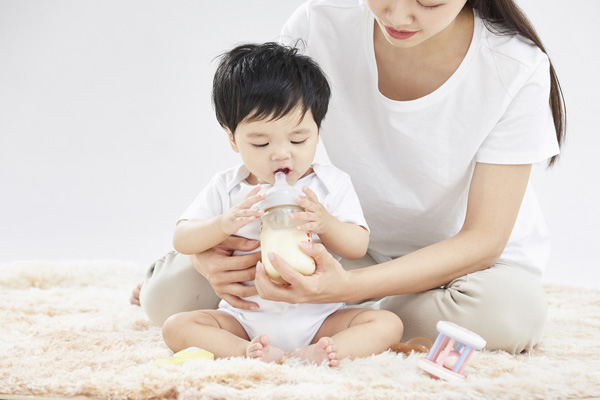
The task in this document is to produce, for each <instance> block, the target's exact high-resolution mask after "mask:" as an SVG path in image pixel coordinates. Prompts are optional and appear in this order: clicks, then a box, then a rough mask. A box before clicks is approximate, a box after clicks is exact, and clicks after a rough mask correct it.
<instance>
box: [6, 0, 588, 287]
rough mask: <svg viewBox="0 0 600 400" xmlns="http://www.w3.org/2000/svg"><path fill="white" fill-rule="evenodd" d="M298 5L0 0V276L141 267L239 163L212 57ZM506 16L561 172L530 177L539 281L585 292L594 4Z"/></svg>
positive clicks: (240, 0) (270, 28) (531, 1)
mask: <svg viewBox="0 0 600 400" xmlns="http://www.w3.org/2000/svg"><path fill="white" fill-rule="evenodd" d="M301 3H302V0H285V1H282V0H220V1H200V0H196V1H181V0H177V1H156V0H96V1H88V0H59V1H56V0H53V1H47V0H30V1H18V0H0V262H5V261H13V260H24V259H28V260H31V259H44V260H64V259H123V260H132V261H135V262H137V263H139V264H141V265H148V264H150V263H151V262H153V261H154V260H155V259H156V258H158V257H160V256H161V255H163V254H164V253H165V252H167V251H168V250H170V249H171V234H172V230H173V226H174V222H175V220H176V219H177V218H178V216H179V215H180V214H181V212H182V211H183V210H184V209H185V208H186V206H187V205H188V204H189V203H190V202H191V201H192V200H193V198H194V197H195V195H196V194H197V193H198V192H199V190H200V189H201V188H202V187H203V186H204V185H205V184H206V183H207V182H208V180H209V179H210V177H211V176H212V175H213V174H214V173H215V172H217V171H220V170H223V169H225V168H228V167H230V166H231V165H233V164H234V163H238V162H239V158H238V155H237V154H236V153H233V152H232V151H231V150H230V148H229V146H228V143H227V140H226V136H225V134H224V133H223V131H222V130H221V128H220V127H219V125H218V124H217V122H216V120H215V117H214V112H213V109H212V106H211V103H210V89H211V83H212V75H213V71H214V68H215V67H216V63H215V62H214V58H215V57H216V56H217V55H218V54H220V53H221V52H223V51H225V50H227V49H229V48H231V47H232V46H233V45H235V44H238V43H241V42H246V41H277V40H278V35H279V32H280V29H281V27H282V25H283V23H284V22H285V21H286V19H287V18H288V17H289V15H290V14H291V13H292V12H293V10H294V9H295V8H296V7H297V6H298V5H299V4H301ZM519 4H520V5H521V6H522V8H523V9H524V10H525V12H526V13H527V14H528V15H529V17H530V19H531V20H532V21H533V23H534V25H535V26H536V28H537V30H538V32H539V33H540V35H541V37H542V39H543V41H544V43H545V45H546V47H547V50H548V52H549V53H550V56H551V58H552V60H553V62H554V64H555V67H556V69H557V71H558V73H559V77H560V79H561V83H562V87H563V89H564V93H565V97H566V102H567V107H568V128H569V131H568V142H567V146H566V148H565V149H564V152H563V156H562V159H561V161H560V163H559V164H558V166H557V167H555V168H554V169H552V170H550V171H547V170H545V169H543V168H538V169H537V170H536V172H535V175H534V185H535V187H536V189H537V191H538V196H539V198H540V202H541V204H542V207H543V210H544V212H545V215H546V218H547V221H548V225H549V228H550V230H551V233H552V237H553V256H552V260H551V262H550V265H549V266H548V270H547V275H546V277H545V279H546V280H547V281H551V282H563V283H570V284H577V285H583V286H596V287H600V271H599V268H598V262H597V261H596V260H597V257H596V252H597V249H598V247H599V245H600V216H599V215H600V213H599V211H600V206H599V204H600V194H599V190H598V177H597V175H598V171H599V168H598V164H597V162H598V161H597V153H598V151H599V150H600V135H599V132H598V131H599V127H598V126H599V120H598V115H599V114H600V97H599V94H598V91H599V90H600V78H599V73H598V71H600V65H599V64H600V62H599V55H598V51H599V50H600V35H598V32H597V16H598V15H599V14H600V3H599V2H597V1H594V0H575V1H572V2H567V1H564V0H546V1H539V0H520V1H519ZM324 154H325V153H324V152H322V151H321V153H320V155H319V156H318V158H319V159H320V160H324V159H325V157H326V156H325V155H324Z"/></svg>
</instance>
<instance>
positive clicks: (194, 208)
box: [177, 176, 225, 222]
mask: <svg viewBox="0 0 600 400" xmlns="http://www.w3.org/2000/svg"><path fill="white" fill-rule="evenodd" d="M223 196H225V184H224V182H223V180H222V179H221V178H220V177H219V176H215V177H213V178H212V179H211V181H210V182H209V183H208V185H206V186H205V187H204V189H202V191H201V192H200V193H199V194H198V196H196V198H195V199H194V201H193V202H192V204H190V205H189V207H188V208H187V209H186V210H185V211H184V213H183V214H182V215H181V217H179V220H178V221H177V222H179V221H182V220H187V219H208V218H212V217H214V216H216V215H219V214H222V213H223V200H222V199H223Z"/></svg>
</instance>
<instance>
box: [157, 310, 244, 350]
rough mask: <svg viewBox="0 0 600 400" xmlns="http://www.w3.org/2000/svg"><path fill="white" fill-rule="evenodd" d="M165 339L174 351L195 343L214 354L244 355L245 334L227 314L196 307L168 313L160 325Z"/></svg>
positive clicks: (238, 324)
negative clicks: (195, 309)
mask: <svg viewBox="0 0 600 400" xmlns="http://www.w3.org/2000/svg"><path fill="white" fill-rule="evenodd" d="M162 334H163V338H164V340H165V343H166V344H167V346H169V348H170V349H171V350H173V351H174V352H178V351H181V350H183V349H187V348H188V347H192V346H196V347H200V348H202V349H204V350H208V351H210V352H211V353H213V354H214V355H215V357H216V358H225V357H236V356H245V355H246V348H247V347H248V344H249V339H248V335H247V334H246V331H245V330H244V328H243V327H242V325H240V323H239V322H238V321H237V320H236V319H235V318H234V317H233V316H231V315H230V314H227V313H225V312H223V311H217V310H197V311H188V312H182V313H178V314H175V315H172V316H170V317H169V318H168V319H167V320H166V321H165V323H164V324H163V327H162Z"/></svg>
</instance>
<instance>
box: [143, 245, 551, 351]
mask: <svg viewBox="0 0 600 400" xmlns="http://www.w3.org/2000/svg"><path fill="white" fill-rule="evenodd" d="M342 264H343V265H344V267H345V268H347V269H354V268H360V267H364V266H368V265H372V264H374V261H373V260H372V259H371V258H370V257H368V256H367V257H364V258H363V259H361V260H357V261H351V262H343V263H342ZM140 302H141V305H142V308H143V309H144V312H145V313H146V314H147V315H148V317H149V318H150V319H151V320H152V321H153V322H154V323H155V324H157V325H162V323H163V322H164V321H165V320H166V319H167V318H168V317H169V316H170V315H172V314H175V313H178V312H181V311H190V310H197V309H215V308H216V307H217V304H218V302H219V298H218V297H217V295H216V294H215V293H214V291H213V290H212V287H211V286H210V285H209V283H208V281H206V279H204V277H202V275H200V274H199V273H198V272H197V271H196V270H195V269H194V267H193V266H192V263H191V261H190V258H189V257H188V256H185V255H182V254H179V253H176V252H171V253H168V254H167V255H166V256H164V257H163V258H161V259H160V260H158V261H156V262H155V263H154V264H153V265H152V266H151V267H150V268H149V270H148V273H147V275H146V280H145V282H144V285H143V287H142V291H141V294H140ZM359 306H365V307H375V308H382V309H386V310H390V311H393V312H395V313H396V314H398V316H400V318H401V319H402V322H403V323H404V336H403V339H402V340H403V341H406V340H408V339H410V338H414V337H427V338H429V339H431V340H434V339H435V338H436V336H437V334H438V332H437V331H436V329H435V325H436V323H437V322H438V321H440V320H443V321H451V322H454V323H456V324H458V325H461V326H463V327H465V328H467V329H469V330H472V331H473V332H476V333H477V334H479V335H481V336H482V337H483V338H484V339H485V340H486V342H487V345H486V348H487V349H490V350H496V349H499V350H505V351H507V352H510V353H519V352H522V351H524V350H530V349H531V348H532V347H533V346H534V345H535V344H536V343H537V342H538V341H539V340H540V338H541V336H542V332H543V329H544V324H545V321H546V313H547V303H546V295H545V293H544V290H543V288H542V285H541V283H540V282H539V281H538V280H537V279H535V278H534V277H533V276H531V274H529V273H528V272H526V271H523V270H522V269H520V268H518V267H515V266H512V265H509V264H507V263H504V262H502V261H499V262H498V263H497V264H496V265H494V266H493V267H491V268H488V269H485V270H482V271H478V272H475V273H473V274H469V275H465V276H462V277H460V278H457V279H455V280H453V281H452V282H450V283H449V284H448V285H445V286H444V287H441V288H437V289H432V290H428V291H425V292H419V293H412V294H405V295H400V296H390V297H386V298H384V299H381V300H380V301H377V302H368V303H364V304H362V305H359Z"/></svg>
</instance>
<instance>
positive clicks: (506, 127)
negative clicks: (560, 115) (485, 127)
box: [475, 56, 559, 164]
mask: <svg viewBox="0 0 600 400" xmlns="http://www.w3.org/2000/svg"><path fill="white" fill-rule="evenodd" d="M549 97H550V64H549V61H548V58H547V57H545V56H544V57H540V61H539V63H538V64H537V65H536V66H534V68H532V74H531V75H530V76H529V78H528V79H527V80H526V81H525V83H524V84H523V85H522V86H521V88H520V89H519V90H518V91H517V93H516V94H515V95H514V97H513V98H512V100H511V101H510V103H509V105H508V107H507V109H506V112H505V113H504V114H503V115H502V117H501V118H500V120H499V121H498V122H497V124H496V125H495V126H494V128H493V129H492V130H491V132H490V133H489V135H488V136H487V137H486V139H485V140H484V142H483V143H482V144H481V146H480V148H479V150H478V151H477V154H476V155H475V161H477V162H483V163H489V164H533V163H537V162H541V161H544V160H546V159H548V158H549V157H552V156H554V155H556V154H558V152H559V149H558V142H557V139H556V130H555V128H554V119H553V117H552V111H551V109H550V104H549Z"/></svg>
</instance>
